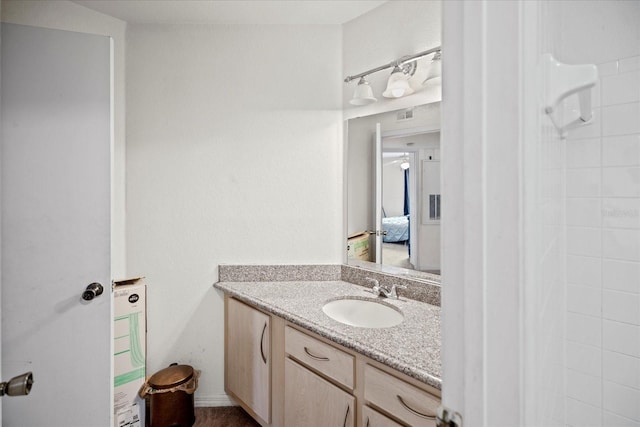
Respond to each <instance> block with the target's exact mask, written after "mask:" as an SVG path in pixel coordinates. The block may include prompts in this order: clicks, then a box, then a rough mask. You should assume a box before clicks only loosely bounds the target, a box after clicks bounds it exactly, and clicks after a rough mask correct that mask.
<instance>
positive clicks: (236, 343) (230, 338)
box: [225, 298, 271, 423]
mask: <svg viewBox="0 0 640 427" xmlns="http://www.w3.org/2000/svg"><path fill="white" fill-rule="evenodd" d="M226 301H227V316H226V323H225V324H226V336H225V338H226V341H227V343H226V346H225V349H226V351H225V390H226V391H227V393H229V394H232V395H233V396H234V397H235V398H237V399H238V400H240V401H241V403H242V404H243V406H244V407H245V409H248V410H249V412H251V411H252V412H254V413H255V415H257V416H258V417H260V418H261V419H262V420H263V421H265V422H266V423H270V422H271V410H270V409H271V396H270V382H271V351H270V350H271V345H270V339H271V330H270V324H271V322H270V320H271V318H270V317H269V316H268V315H266V314H264V313H262V312H261V311H258V310H256V309H254V308H252V307H250V306H248V305H246V304H243V303H241V302H239V301H237V300H235V299H233V298H227V299H226Z"/></svg>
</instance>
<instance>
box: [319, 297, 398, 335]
mask: <svg viewBox="0 0 640 427" xmlns="http://www.w3.org/2000/svg"><path fill="white" fill-rule="evenodd" d="M322 311H324V314H326V315H327V316H329V317H331V318H332V319H333V320H337V321H338V322H340V323H344V324H346V325H350V326H359V327H362V328H389V327H391V326H395V325H398V324H400V323H402V321H403V320H404V316H403V315H402V313H401V312H400V310H398V309H396V308H393V307H390V306H388V305H385V304H381V303H379V302H376V301H372V300H361V299H352V298H344V299H337V300H333V301H329V302H328V303H326V304H325V305H324V306H323V307H322Z"/></svg>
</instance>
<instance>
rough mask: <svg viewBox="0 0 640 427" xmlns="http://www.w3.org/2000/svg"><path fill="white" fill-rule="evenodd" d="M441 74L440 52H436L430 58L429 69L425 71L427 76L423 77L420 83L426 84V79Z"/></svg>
mask: <svg viewBox="0 0 640 427" xmlns="http://www.w3.org/2000/svg"><path fill="white" fill-rule="evenodd" d="M440 76H442V53H441V52H436V54H435V55H433V58H431V64H429V70H428V71H427V78H426V79H424V82H422V84H423V85H424V84H426V83H427V81H429V80H431V79H435V78H436V77H440Z"/></svg>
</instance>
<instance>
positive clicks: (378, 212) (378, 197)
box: [374, 123, 382, 264]
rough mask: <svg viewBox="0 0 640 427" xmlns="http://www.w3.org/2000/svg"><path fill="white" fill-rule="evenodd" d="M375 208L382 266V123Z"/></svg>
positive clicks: (378, 261) (378, 259) (378, 133)
mask: <svg viewBox="0 0 640 427" xmlns="http://www.w3.org/2000/svg"><path fill="white" fill-rule="evenodd" d="M375 146H376V151H375V162H376V168H375V169H376V176H375V186H376V188H375V194H376V197H375V206H374V209H375V211H374V213H375V214H374V218H375V219H376V226H375V230H376V234H375V236H376V239H375V240H376V264H382V130H381V128H380V123H376V141H375Z"/></svg>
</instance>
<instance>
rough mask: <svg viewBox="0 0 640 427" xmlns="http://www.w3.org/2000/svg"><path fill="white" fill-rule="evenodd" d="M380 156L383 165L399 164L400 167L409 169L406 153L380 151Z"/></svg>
mask: <svg viewBox="0 0 640 427" xmlns="http://www.w3.org/2000/svg"><path fill="white" fill-rule="evenodd" d="M382 157H383V159H384V161H383V164H384V166H390V165H393V164H396V163H397V164H399V165H400V168H401V169H403V170H405V169H409V166H410V164H409V154H407V153H389V152H386V153H382Z"/></svg>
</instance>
